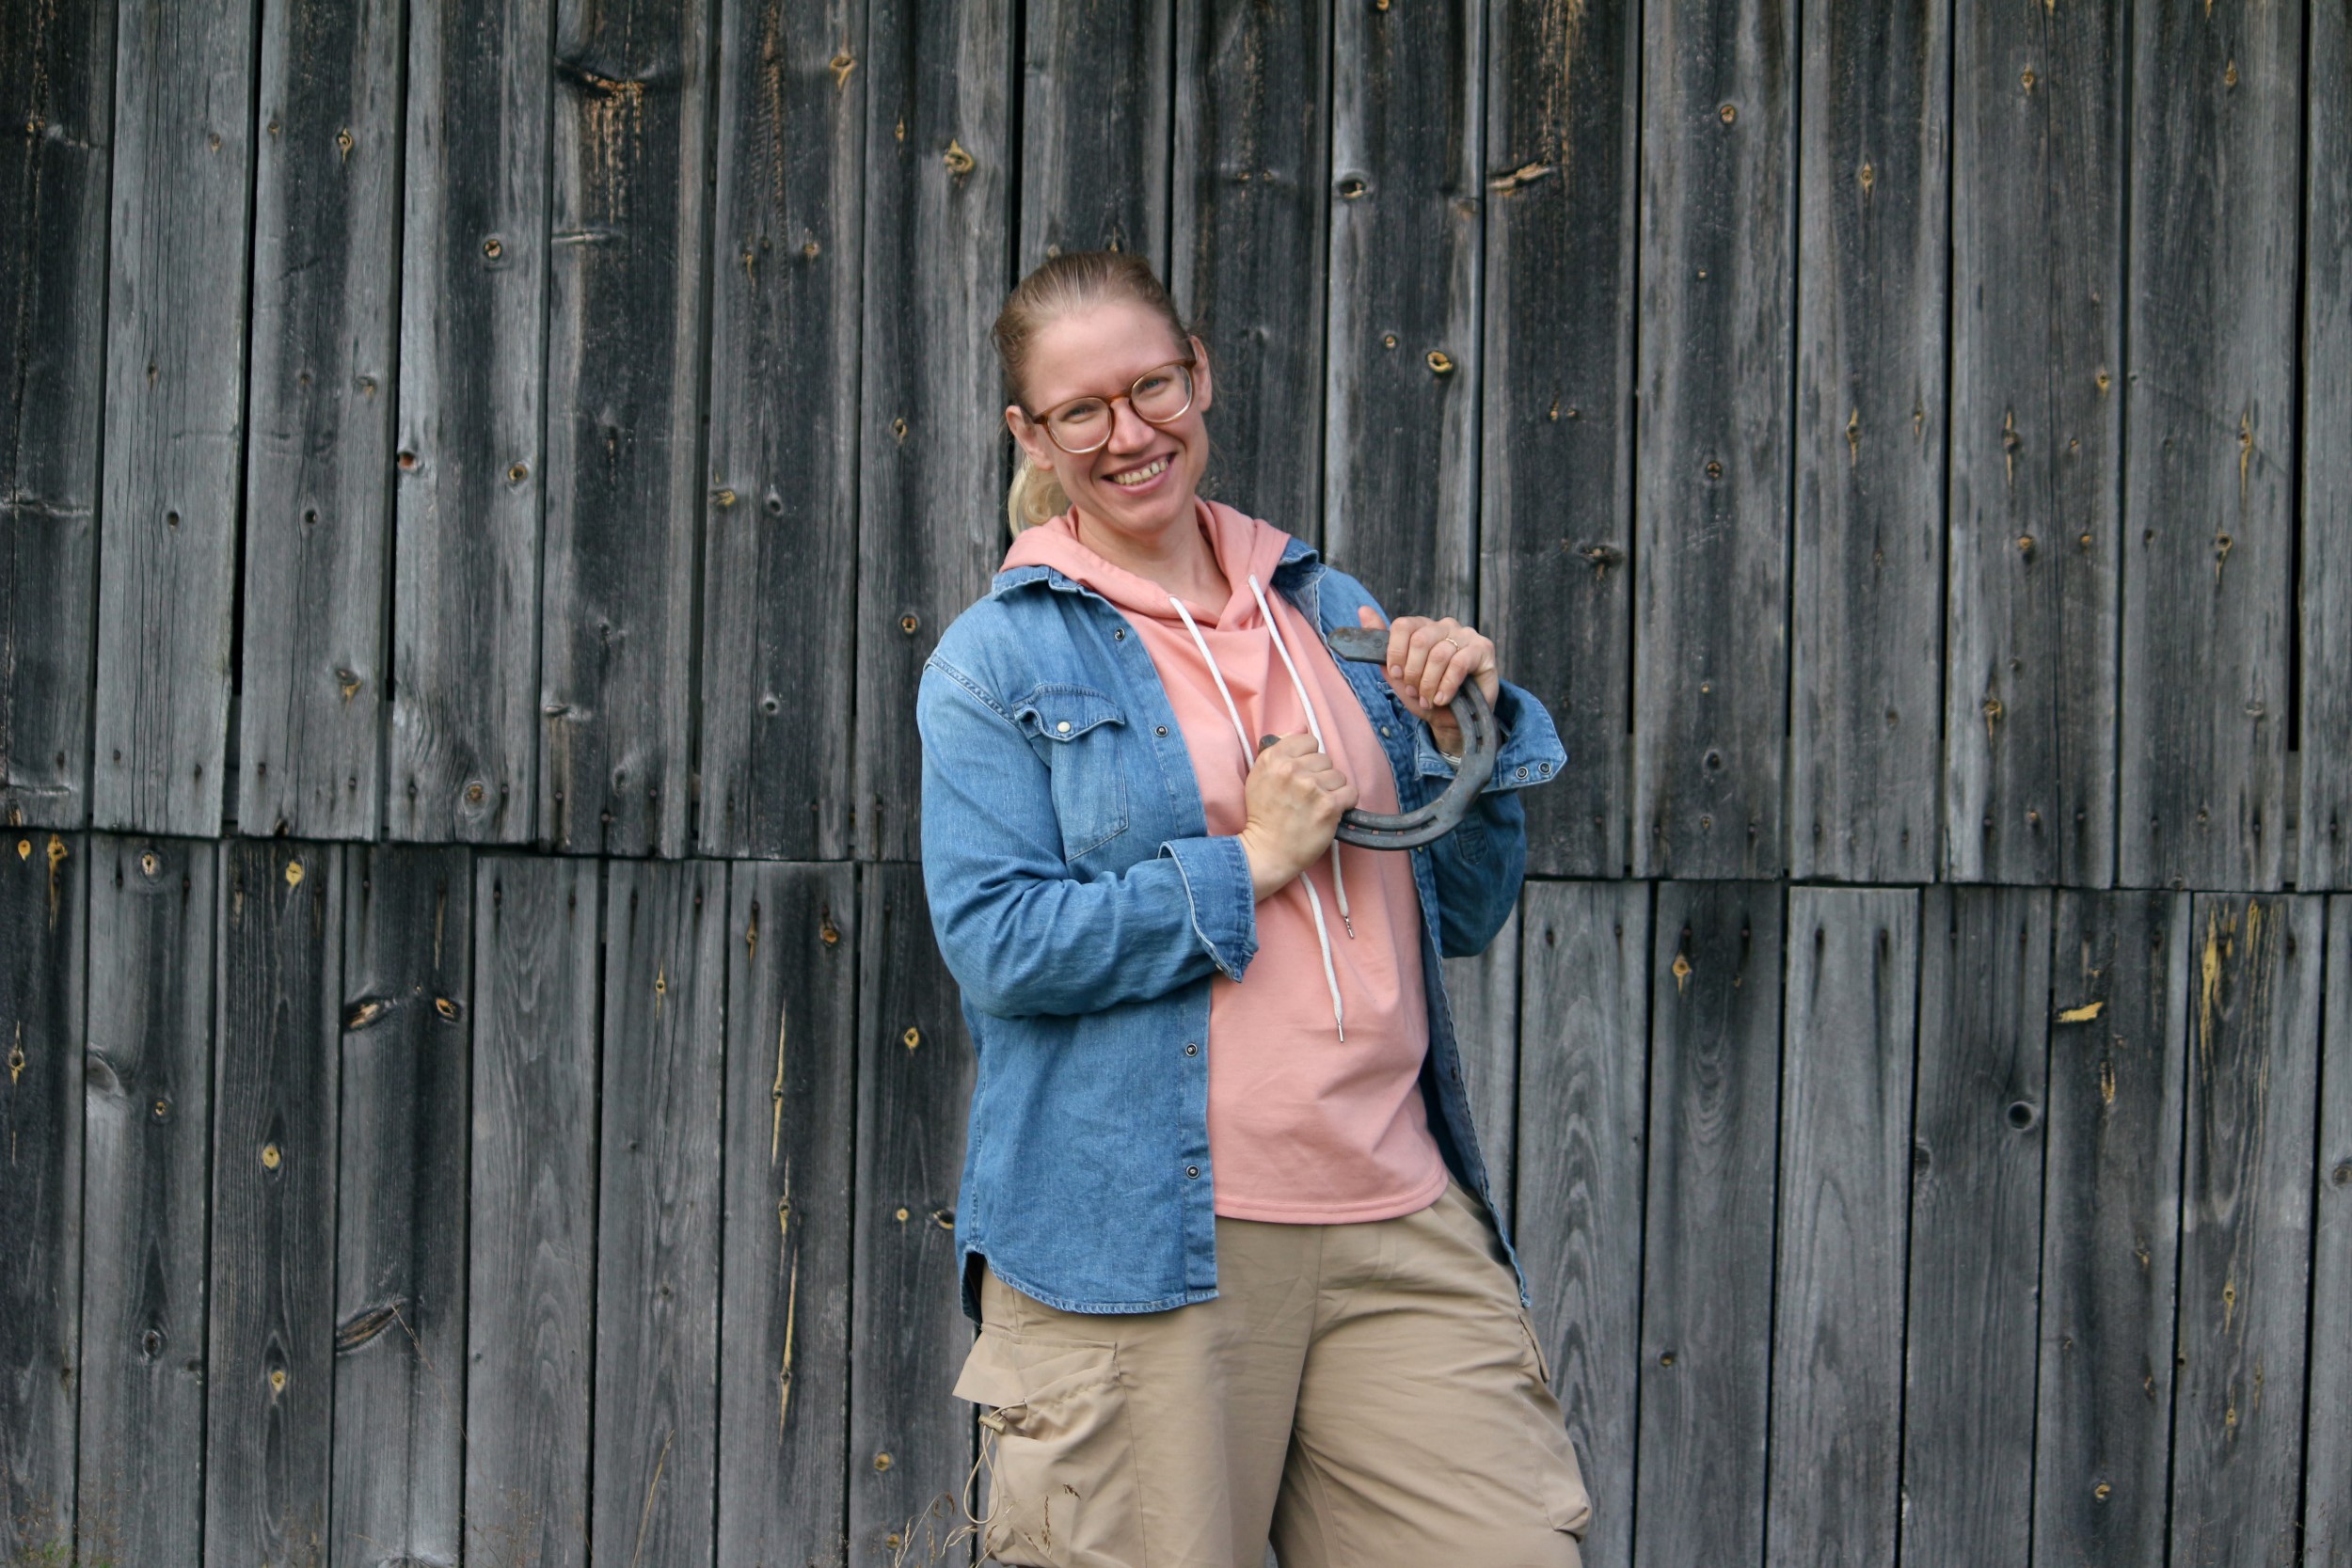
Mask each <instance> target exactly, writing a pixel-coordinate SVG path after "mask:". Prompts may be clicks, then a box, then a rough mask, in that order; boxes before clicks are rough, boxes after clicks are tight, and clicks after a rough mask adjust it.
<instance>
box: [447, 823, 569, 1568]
mask: <svg viewBox="0 0 2352 1568" xmlns="http://www.w3.org/2000/svg"><path fill="white" fill-rule="evenodd" d="M602 871H603V868H602V866H601V865H600V864H599V863H597V862H596V861H593V860H586V859H580V860H566V859H554V858H548V857H543V856H536V855H530V856H525V855H512V856H509V855H501V856H495V857H485V859H483V860H482V861H481V862H480V863H477V864H476V866H475V868H474V911H473V930H474V943H475V962H474V1009H473V1097H472V1098H473V1121H472V1128H471V1139H472V1159H471V1169H470V1171H469V1178H468V1190H469V1194H470V1223H469V1226H468V1228H467V1239H466V1247H467V1279H468V1288H467V1301H466V1309H467V1326H466V1365H467V1372H466V1410H467V1418H466V1436H467V1442H466V1553H465V1560H467V1561H468V1562H471V1563H476V1564H480V1563H489V1564H493V1565H495V1568H506V1565H507V1564H510V1563H511V1564H532V1565H534V1568H586V1565H587V1562H588V1436H589V1402H588V1398H589V1379H590V1376H591V1375H592V1372H593V1369H594V1367H595V1316H594V1314H595V1310H596V1085H597V1073H596V1063H597V1033H596V1030H597V969H596V965H597V947H598V942H599V940H600V938H601V935H602V925H601V922H600V920H599V917H598V907H599V901H598V889H599V885H600V880H601V877H602Z"/></svg>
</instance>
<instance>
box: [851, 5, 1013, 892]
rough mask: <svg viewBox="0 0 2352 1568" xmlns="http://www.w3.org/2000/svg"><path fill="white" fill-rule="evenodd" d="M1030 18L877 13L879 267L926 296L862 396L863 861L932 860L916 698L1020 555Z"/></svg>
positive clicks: (872, 81) (859, 768)
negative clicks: (1020, 199)
mask: <svg viewBox="0 0 2352 1568" xmlns="http://www.w3.org/2000/svg"><path fill="white" fill-rule="evenodd" d="M1013 16H1014V8H1013V6H1012V4H1011V0H968V3H965V4H961V5H948V4H944V3H943V0H869V6H868V10H867V29H866V30H867V39H868V49H869V52H870V56H871V57H870V58H869V60H868V61H867V64H868V66H869V67H870V69H871V71H872V72H873V74H872V75H871V76H870V77H868V78H867V84H866V271H867V273H868V275H869V276H873V277H926V278H930V279H933V280H934V286H933V287H930V288H926V289H922V290H919V291H915V292H914V293H894V292H889V291H884V290H881V289H874V290H869V291H868V292H867V293H866V305H865V311H866V326H865V333H864V340H863V341H864V344H865V347H864V351H863V352H864V377H863V380H862V382H861V386H862V388H863V389H862V390H861V392H860V394H859V413H860V418H861V419H862V420H864V423H863V424H862V425H861V426H860V430H859V443H860V452H861V455H860V459H859V473H860V479H859V484H858V573H857V601H858V615H857V648H858V657H857V737H856V750H855V759H856V764H855V778H856V794H855V798H854V800H852V802H851V806H850V810H851V813H852V816H853V820H852V824H851V828H852V838H853V841H854V844H855V847H856V853H857V855H858V856H859V858H861V859H876V860H913V859H914V858H915V856H916V855H917V854H918V853H919V852H920V848H921V843H922V822H921V819H920V816H918V809H919V808H918V807H917V805H916V801H917V800H919V798H920V794H921V790H920V783H919V781H920V777H921V773H922V742H921V740H920V738H919V737H918V736H916V734H915V730H914V687H915V682H916V680H917V678H918V677H919V676H920V675H921V673H922V669H923V660H924V659H926V658H928V657H930V651H931V648H932V646H933V645H934V644H935V643H937V641H939V634H940V632H941V631H942V630H944V629H945V628H946V626H947V623H948V622H950V621H952V620H954V619H955V617H956V616H957V615H958V614H959V613H960V612H961V610H963V608H964V606H966V605H968V604H970V603H971V602H972V601H973V600H974V599H977V598H978V597H979V596H980V594H983V593H985V592H986V591H987V588H988V580H989V577H990V575H991V574H992V573H993V571H994V570H995V567H996V563H997V562H999V561H1001V560H1003V559H1004V554H1005V546H1006V544H1007V543H1008V541H1007V538H1006V532H1005V510H1004V506H1003V504H1002V500H1001V498H1002V496H1003V494H1004V485H1005V482H1006V480H1007V478H1008V470H1007V468H1006V467H1005V462H1004V453H1005V451H1007V450H1008V448H1009V446H1010V445H1011V438H1010V437H1009V436H1007V435H1006V434H1005V425H1004V418H1003V412H1002V411H1003V409H1004V406H1005V405H1004V403H1003V401H1002V398H1001V388H1000V387H999V385H998V376H997V372H996V361H995V355H994V352H993V350H992V349H991V348H990V347H989V344H988V328H989V325H990V324H991V323H993V322H994V321H995V319H996V312H997V310H998V309H1000V308H1001V307H1002V306H1003V304H1004V296H1005V291H1006V290H1007V289H1008V288H1009V287H1010V286H1011V281H1012V280H1011V279H1010V277H1008V276H1007V269H1008V266H1009V249H1010V245H1011V236H1010V222H1011V215H1010V212H1009V205H1008V204H1009V199H1010V191H1011V186H1010V178H1011V170H1010V166H1009V164H1010V160H1011V158H1012V157H1013V156H1014V148H1013V144H1012V137H1013V135H1015V128H1014V127H1013V126H1012V124H1011V122H1010V92H1009V83H1010V79H1011V78H1010V72H1011V70H1012V64H1011V62H1012V58H1013V52H1014V50H1015V48H1016V42H1017V40H1015V38H1014V35H1013Z"/></svg>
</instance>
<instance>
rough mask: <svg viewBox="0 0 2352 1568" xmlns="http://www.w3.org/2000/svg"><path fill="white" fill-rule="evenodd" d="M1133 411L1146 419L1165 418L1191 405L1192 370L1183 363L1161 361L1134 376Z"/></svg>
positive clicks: (1172, 416) (1170, 417)
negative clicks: (1134, 406)
mask: <svg viewBox="0 0 2352 1568" xmlns="http://www.w3.org/2000/svg"><path fill="white" fill-rule="evenodd" d="M1133 395H1134V398H1135V403H1136V413H1138V414H1140V415H1142V416H1143V417H1144V418H1145V419H1147V420H1155V421H1165V420H1172V419H1174V418H1175V417H1176V416H1177V415H1179V414H1181V413H1183V412H1184V410H1185V409H1187V408H1189V407H1191V406H1192V372H1191V371H1190V370H1188V369H1186V368H1185V367H1184V366H1183V365H1162V366H1161V367H1160V368H1159V369H1158V370H1156V371H1152V372H1150V373H1148V374H1146V375H1144V376H1143V377H1142V378H1141V379H1139V380H1137V381H1136V385H1135V391H1134V394H1133Z"/></svg>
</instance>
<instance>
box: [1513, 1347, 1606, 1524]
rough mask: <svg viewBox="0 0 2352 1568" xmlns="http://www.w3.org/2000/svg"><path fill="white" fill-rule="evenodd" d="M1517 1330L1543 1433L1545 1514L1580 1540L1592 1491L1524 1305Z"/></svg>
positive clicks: (1540, 1474)
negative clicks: (1523, 1341)
mask: <svg viewBox="0 0 2352 1568" xmlns="http://www.w3.org/2000/svg"><path fill="white" fill-rule="evenodd" d="M1519 1331H1520V1332H1521V1333H1522V1334H1523V1335H1524V1336H1525V1337H1526V1342H1527V1354H1526V1355H1525V1357H1524V1358H1523V1366H1524V1368H1525V1370H1526V1372H1527V1375H1528V1378H1529V1380H1530V1383H1529V1387H1528V1393H1529V1397H1530V1402H1532V1403H1533V1405H1534V1409H1535V1414H1536V1420H1537V1424H1538V1426H1539V1428H1540V1430H1541V1432H1542V1434H1543V1436H1542V1442H1541V1444H1540V1445H1539V1446H1538V1454H1539V1457H1538V1458H1537V1459H1536V1461H1535V1463H1536V1465H1537V1466H1538V1475H1537V1477H1536V1485H1537V1487H1538V1489H1539V1490H1540V1492H1541V1493H1542V1495H1543V1502H1544V1517H1545V1518H1547V1519H1549V1521H1550V1522H1551V1528H1553V1529H1557V1530H1566V1531H1567V1532H1568V1533H1569V1534H1571V1535H1573V1536H1576V1537H1577V1538H1578V1539H1579V1540H1581V1539H1582V1538H1583V1535H1584V1531H1585V1528H1587V1527H1588V1526H1590V1525H1591V1524H1592V1522H1593V1499H1592V1495H1591V1494H1590V1493H1588V1492H1586V1491H1585V1490H1584V1470H1583V1466H1581V1465H1579V1464H1578V1463H1577V1461H1576V1445H1575V1443H1573V1442H1572V1441H1570V1440H1569V1437H1568V1429H1567V1418H1566V1417H1565V1415H1564V1414H1563V1413H1562V1411H1561V1409H1560V1402H1559V1400H1558V1398H1556V1397H1555V1396H1554V1395H1553V1393H1552V1391H1551V1361H1550V1358H1549V1357H1548V1356H1546V1355H1545V1354H1544V1343H1543V1340H1542V1338H1540V1337H1539V1336H1538V1335H1537V1334H1536V1332H1535V1323H1534V1319H1532V1318H1531V1317H1529V1316H1528V1313H1527V1308H1526V1307H1520V1308H1519Z"/></svg>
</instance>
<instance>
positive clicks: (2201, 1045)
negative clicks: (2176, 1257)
mask: <svg viewBox="0 0 2352 1568" xmlns="http://www.w3.org/2000/svg"><path fill="white" fill-rule="evenodd" d="M2323 905H2324V901H2323V900H2321V899H2318V898H2312V897H2304V898H2263V897H2258V896H2254V895H2240V894H2200V895H2198V897H2197V901H2196V903H2195V905H2194V907H2193V908H2192V911H2191V920H2192V922H2193V936H2192V941H2193V942H2195V944H2196V962H2197V976H2196V978H2197V990H2196V998H2195V1002H2194V1008H2195V1011H2194V1014H2193V1016H2192V1018H2191V1021H2190V1026H2189V1043H2190V1056H2189V1073H2188V1120H2187V1127H2186V1132H2185V1143H2186V1148H2185V1158H2184V1160H2183V1162H2182V1172H2181V1183H2182V1187H2181V1274H2180V1279H2181V1283H2180V1316H2179V1327H2178V1339H2177V1341H2176V1347H2175V1349H2176V1354H2175V1362H2176V1365H2177V1366H2178V1367H2179V1369H2180V1377H2179V1389H2180V1392H2179V1397H2178V1400H2177V1402H2175V1405H2174V1408H2173V1423H2172V1528H2171V1548H2172V1560H2173V1561H2175V1562H2199V1563H2206V1562H2210V1563H2216V1564H2220V1565H2222V1568H2231V1565H2234V1564H2246V1565H2253V1564H2264V1565H2267V1564H2271V1563H2280V1562H2293V1561H2294V1560H2295V1559H2296V1546H2297V1541H2296V1537H2297V1534H2298V1529H2297V1526H2298V1523H2299V1520H2300V1510H2301V1504H2302V1479H2303V1395H2304V1374H2305V1368H2306V1366H2307V1362H2306V1350H2307V1341H2306V1332H2307V1329H2308V1324H2309V1308H2310V1298H2309V1290H2310V1280H2311V1260H2312V1255H2311V1240H2312V1234H2311V1227H2312V1158H2313V1154H2314V1152H2315V1148H2316V1143H2315V1135H2316V1131H2317V1129H2316V1122H2317V1103H2316V1102H2317V1100H2318V1089H2319V1022H2320V1010H2319V1006H2320V995H2319V984H2320V971H2321V964H2322V960H2323V958H2324V953H2323V945H2324V943H2323V918H2324V912H2323ZM2334 1348H2335V1350H2336V1351H2337V1353H2338V1354H2342V1352H2343V1349H2344V1347H2343V1346H2342V1345H2338V1346H2336V1347H2334Z"/></svg>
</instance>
